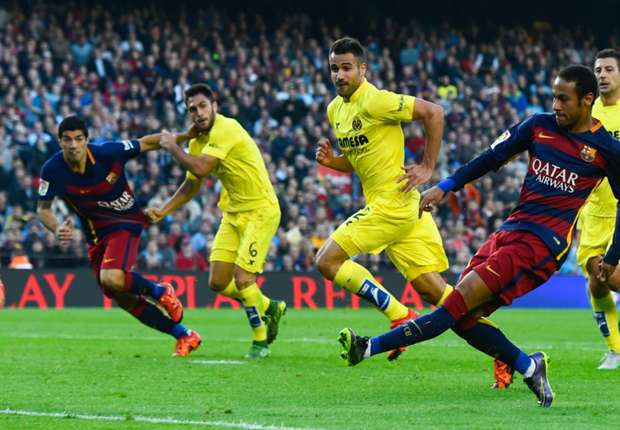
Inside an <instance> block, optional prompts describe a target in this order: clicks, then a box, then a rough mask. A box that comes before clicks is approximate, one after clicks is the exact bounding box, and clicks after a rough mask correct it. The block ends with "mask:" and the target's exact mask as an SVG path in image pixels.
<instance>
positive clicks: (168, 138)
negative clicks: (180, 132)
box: [159, 130, 177, 150]
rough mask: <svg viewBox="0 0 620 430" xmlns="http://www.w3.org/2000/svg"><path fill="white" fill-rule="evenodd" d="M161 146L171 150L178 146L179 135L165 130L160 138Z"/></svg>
mask: <svg viewBox="0 0 620 430" xmlns="http://www.w3.org/2000/svg"><path fill="white" fill-rule="evenodd" d="M159 146H161V147H162V148H164V149H166V150H169V149H170V148H171V147H172V146H177V135H176V134H174V133H170V132H169V131H166V130H164V131H163V132H162V134H161V137H160V138H159Z"/></svg>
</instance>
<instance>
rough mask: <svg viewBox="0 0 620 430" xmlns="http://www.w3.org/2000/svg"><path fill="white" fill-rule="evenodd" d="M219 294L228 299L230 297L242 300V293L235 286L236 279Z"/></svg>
mask: <svg viewBox="0 0 620 430" xmlns="http://www.w3.org/2000/svg"><path fill="white" fill-rule="evenodd" d="M218 294H221V295H223V296H226V297H230V298H231V299H237V300H241V293H240V292H239V290H238V289H237V286H236V285H235V280H234V278H233V279H231V281H230V283H229V284H228V285H227V286H226V288H224V289H223V290H222V291H218Z"/></svg>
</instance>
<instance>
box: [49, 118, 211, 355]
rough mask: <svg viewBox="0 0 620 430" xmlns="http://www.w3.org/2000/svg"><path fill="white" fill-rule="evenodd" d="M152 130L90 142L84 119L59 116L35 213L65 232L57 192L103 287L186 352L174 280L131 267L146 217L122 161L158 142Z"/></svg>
mask: <svg viewBox="0 0 620 430" xmlns="http://www.w3.org/2000/svg"><path fill="white" fill-rule="evenodd" d="M160 136H161V135H159V134H154V135H148V136H145V137H143V138H141V139H139V140H123V141H120V142H104V143H103V144H100V145H92V144H89V143H88V130H87V128H86V125H85V124H84V121H82V120H81V119H80V118H78V117H77V116H69V117H67V118H65V119H64V120H63V121H62V122H61V123H60V125H59V126H58V139H59V140H60V148H61V151H59V152H57V153H56V154H54V155H53V156H52V157H51V158H50V159H49V160H47V161H46V162H45V164H44V165H43V167H42V168H41V182H40V184H39V203H38V213H39V217H40V219H41V222H42V223H43V225H44V226H45V227H46V228H47V229H48V230H50V231H51V232H54V233H55V234H56V237H57V238H58V239H59V240H60V241H69V240H71V237H72V235H73V220H72V218H67V219H66V220H65V221H64V222H62V223H61V222H59V221H58V219H57V218H56V216H55V215H54V213H53V211H52V202H53V200H54V198H55V197H58V198H61V199H63V200H64V201H65V202H66V203H67V205H68V207H69V208H70V209H71V210H72V211H73V212H74V213H75V214H77V216H78V217H79V219H80V222H81V225H82V228H83V230H84V233H85V236H86V240H87V242H88V258H89V260H90V264H91V267H92V268H93V270H94V272H95V275H96V276H97V282H98V283H99V286H100V288H101V289H102V290H103V292H104V294H105V295H106V296H107V297H110V298H113V299H114V300H115V301H116V302H117V303H118V305H119V306H120V307H121V308H122V309H124V310H125V311H127V312H129V313H130V314H132V315H133V316H134V317H136V318H137V319H138V320H139V321H140V322H142V323H143V324H145V325H147V326H149V327H152V328H154V329H155V330H159V331H161V332H162V333H167V334H170V335H172V336H174V337H175V338H176V339H177V343H176V348H175V354H174V355H176V356H186V355H188V354H189V353H190V352H191V351H192V350H194V349H196V348H198V346H199V345H200V342H201V339H200V335H199V334H198V333H197V332H195V331H193V330H190V329H188V328H187V327H185V326H184V325H182V324H181V320H182V319H183V306H182V305H181V302H180V301H179V299H178V298H177V297H176V295H175V292H174V288H173V287H172V285H170V284H167V283H163V284H156V283H154V282H152V281H149V280H148V279H146V278H144V277H142V275H140V274H139V273H137V272H133V271H132V270H131V268H132V266H133V264H134V263H135V261H136V255H137V252H138V245H139V242H140V233H141V232H142V228H143V227H144V226H145V225H146V224H147V222H148V220H147V218H146V216H145V215H144V213H143V212H142V211H141V210H140V208H138V206H137V205H136V202H135V198H134V194H133V191H132V190H131V188H129V185H128V183H127V180H126V178H125V163H126V162H127V161H128V160H129V159H130V158H133V157H136V156H138V155H139V154H140V153H141V152H146V151H151V150H154V149H159V139H160ZM158 306H161V307H162V308H163V309H165V310H166V313H167V314H168V316H165V315H164V314H163V313H162V312H161V311H160V310H159V308H158Z"/></svg>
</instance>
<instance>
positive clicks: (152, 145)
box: [138, 129, 197, 152]
mask: <svg viewBox="0 0 620 430" xmlns="http://www.w3.org/2000/svg"><path fill="white" fill-rule="evenodd" d="M190 133H191V129H190V130H189V131H187V132H185V133H179V134H176V135H175V139H176V141H175V143H176V144H177V145H179V144H181V143H183V142H185V141H187V140H189V139H191V138H192V137H191V135H190ZM163 134H164V133H155V134H148V135H146V136H143V137H141V138H140V139H138V141H139V142H140V152H148V151H154V150H156V149H160V148H162V146H160V144H159V141H160V139H161V137H162V136H163ZM194 134H196V132H195V131H194ZM196 135H197V134H196Z"/></svg>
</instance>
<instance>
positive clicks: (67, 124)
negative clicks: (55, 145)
mask: <svg viewBox="0 0 620 430" xmlns="http://www.w3.org/2000/svg"><path fill="white" fill-rule="evenodd" d="M74 130H82V132H83V133H84V137H88V128H86V123H85V122H84V121H83V120H82V118H80V117H79V116H77V115H71V116H68V117H66V118H65V119H63V120H62V121H61V122H60V124H58V138H59V139H62V134H63V133H64V132H65V131H74Z"/></svg>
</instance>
